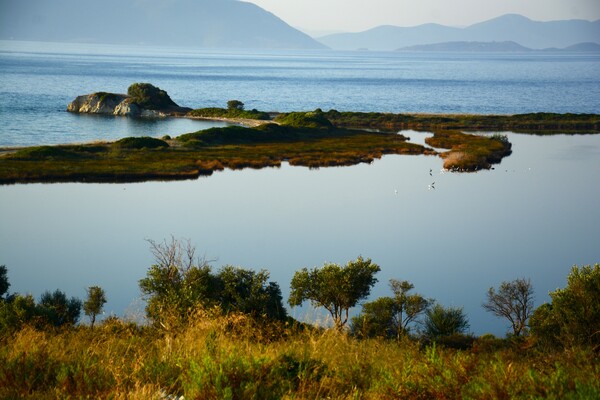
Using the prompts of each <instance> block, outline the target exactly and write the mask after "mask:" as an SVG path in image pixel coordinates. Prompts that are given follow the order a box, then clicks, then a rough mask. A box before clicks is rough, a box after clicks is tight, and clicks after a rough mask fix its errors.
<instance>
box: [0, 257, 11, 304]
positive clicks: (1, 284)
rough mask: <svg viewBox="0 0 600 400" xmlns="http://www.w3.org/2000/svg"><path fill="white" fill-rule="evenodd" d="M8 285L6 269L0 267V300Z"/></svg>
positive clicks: (4, 266)
mask: <svg viewBox="0 0 600 400" xmlns="http://www.w3.org/2000/svg"><path fill="white" fill-rule="evenodd" d="M9 287H10V283H9V282H8V269H7V268H6V265H0V299H1V298H3V297H4V295H5V294H7V293H8V288H9Z"/></svg>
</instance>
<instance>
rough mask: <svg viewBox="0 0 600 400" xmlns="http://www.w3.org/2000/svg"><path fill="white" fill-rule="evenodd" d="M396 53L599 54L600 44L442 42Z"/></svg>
mask: <svg viewBox="0 0 600 400" xmlns="http://www.w3.org/2000/svg"><path fill="white" fill-rule="evenodd" d="M398 51H423V52H473V53H531V52H560V53H563V52H568V53H600V44H598V43H592V42H586V43H578V44H574V45H572V46H568V47H565V48H562V49H558V48H556V47H550V48H546V49H541V50H538V49H531V48H529V47H525V46H521V45H520V44H518V43H515V42H510V41H507V42H443V43H433V44H418V45H415V46H408V47H402V48H400V49H398Z"/></svg>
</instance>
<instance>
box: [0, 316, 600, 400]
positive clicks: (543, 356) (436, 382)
mask: <svg viewBox="0 0 600 400" xmlns="http://www.w3.org/2000/svg"><path fill="white" fill-rule="evenodd" d="M192 320H193V321H195V322H194V323H192V324H190V325H186V326H180V327H178V328H177V329H175V330H174V331H172V332H165V331H158V330H155V329H153V328H149V327H144V326H137V325H135V324H131V323H125V322H122V321H119V320H117V319H114V318H113V319H110V320H109V321H107V322H104V323H101V324H99V325H98V326H97V327H96V328H95V329H93V330H92V329H90V328H89V327H86V326H79V327H75V328H71V329H67V330H62V331H38V330H35V329H32V328H27V327H24V328H23V329H21V330H20V331H17V332H15V333H13V334H11V335H9V336H6V337H4V338H2V339H0V398H25V399H27V398H31V399H34V398H35V399H54V398H65V399H68V398H74V399H75V398H115V399H148V398H158V395H159V394H161V393H163V394H164V395H167V394H170V395H183V396H185V398H186V399H227V398H229V399H252V398H257V399H316V398H330V399H405V398H406V399H465V398H467V399H513V398H550V399H562V398H571V399H588V398H590V399H591V398H598V396H599V395H600V383H599V382H600V381H599V380H598V376H599V374H600V361H599V359H598V357H597V356H596V354H594V353H593V351H591V350H588V349H582V348H570V349H568V350H565V351H541V350H538V349H537V348H536V346H535V343H533V342H531V341H524V342H510V341H509V340H500V339H496V341H499V342H500V345H498V346H496V347H492V348H489V347H486V346H485V345H484V346H478V341H479V339H477V340H476V342H475V345H474V346H473V348H470V349H468V350H464V351H461V350H454V349H450V348H445V347H442V346H438V345H427V346H424V345H422V344H421V343H419V342H417V341H412V340H409V339H404V340H402V341H400V342H397V341H387V340H382V339H369V340H357V339H355V338H352V337H349V336H347V335H345V334H343V333H337V332H335V331H323V330H320V329H303V330H299V329H297V328H295V327H294V326H293V325H289V324H288V325H285V324H277V325H264V324H261V323H257V322H255V321H253V320H252V319H250V318H249V317H246V316H243V315H237V314H233V315H229V316H218V315H217V316H214V315H213V316H211V315H209V313H203V312H201V313H200V314H199V315H198V317H197V318H193V319H192ZM482 340H485V341H488V342H489V340H490V339H489V338H485V339H482Z"/></svg>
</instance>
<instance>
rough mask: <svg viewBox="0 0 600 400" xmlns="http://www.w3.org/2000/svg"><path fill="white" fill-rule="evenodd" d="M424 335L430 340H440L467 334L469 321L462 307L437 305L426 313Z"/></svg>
mask: <svg viewBox="0 0 600 400" xmlns="http://www.w3.org/2000/svg"><path fill="white" fill-rule="evenodd" d="M425 316H426V318H425V323H424V334H425V336H426V337H427V338H430V339H433V340H435V339H439V338H443V337H447V336H451V335H454V334H459V333H466V331H467V329H469V320H468V318H467V316H466V315H465V313H464V311H463V308H462V307H444V306H442V305H441V304H435V305H434V306H433V307H432V308H430V309H428V310H427V311H426V312H425Z"/></svg>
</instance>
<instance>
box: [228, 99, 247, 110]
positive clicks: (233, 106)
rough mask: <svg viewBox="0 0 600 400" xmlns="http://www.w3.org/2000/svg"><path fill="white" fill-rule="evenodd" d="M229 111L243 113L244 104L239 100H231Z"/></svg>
mask: <svg viewBox="0 0 600 400" xmlns="http://www.w3.org/2000/svg"><path fill="white" fill-rule="evenodd" d="M227 109H228V110H229V111H233V110H235V111H243V110H244V103H242V102H241V101H239V100H229V101H228V102H227Z"/></svg>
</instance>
